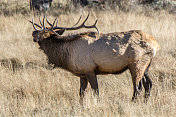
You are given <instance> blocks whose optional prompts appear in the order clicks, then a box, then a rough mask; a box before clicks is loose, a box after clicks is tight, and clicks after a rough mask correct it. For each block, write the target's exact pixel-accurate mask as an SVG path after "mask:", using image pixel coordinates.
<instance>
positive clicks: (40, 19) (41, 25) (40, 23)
mask: <svg viewBox="0 0 176 117" xmlns="http://www.w3.org/2000/svg"><path fill="white" fill-rule="evenodd" d="M39 21H40V25H41V26H42V28H43V24H42V21H41V19H40V16H39Z"/></svg>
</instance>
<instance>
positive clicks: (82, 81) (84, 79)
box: [79, 76, 88, 100]
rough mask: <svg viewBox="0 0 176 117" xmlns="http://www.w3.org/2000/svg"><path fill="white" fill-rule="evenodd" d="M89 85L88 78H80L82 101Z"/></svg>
mask: <svg viewBox="0 0 176 117" xmlns="http://www.w3.org/2000/svg"><path fill="white" fill-rule="evenodd" d="M87 84H88V80H87V78H86V77H85V76H82V77H80V92H79V95H80V100H82V99H83V97H84V92H85V89H86V88H87Z"/></svg>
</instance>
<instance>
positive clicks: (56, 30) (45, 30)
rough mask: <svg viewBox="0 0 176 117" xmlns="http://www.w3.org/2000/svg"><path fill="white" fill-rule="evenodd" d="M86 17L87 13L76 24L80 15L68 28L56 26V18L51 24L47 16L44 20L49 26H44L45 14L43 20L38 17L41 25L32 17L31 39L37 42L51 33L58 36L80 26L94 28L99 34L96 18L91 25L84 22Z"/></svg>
mask: <svg viewBox="0 0 176 117" xmlns="http://www.w3.org/2000/svg"><path fill="white" fill-rule="evenodd" d="M88 18H89V14H88V16H87V18H86V19H85V20H84V22H83V23H82V24H81V25H80V26H76V25H77V24H78V23H79V21H80V20H81V17H80V18H79V20H78V21H77V23H76V24H75V25H73V26H72V27H70V28H67V27H58V26H57V24H58V20H57V19H55V20H54V22H53V24H51V23H50V22H49V21H48V19H47V18H46V21H47V23H48V24H49V25H50V27H45V16H44V18H43V22H42V21H41V19H40V18H39V20H40V25H41V26H40V25H38V24H36V23H34V21H33V19H32V21H29V22H30V23H32V24H33V28H34V29H35V31H33V33H32V36H33V41H34V42H39V41H42V40H43V39H46V38H49V37H50V36H51V35H56V36H57V37H60V36H61V35H62V34H63V33H64V32H65V30H77V29H80V28H95V29H96V30H97V32H98V34H99V31H98V28H97V27H96V24H97V20H96V21H95V23H94V24H93V25H90V26H87V25H85V22H86V21H87V19H88ZM55 23H56V25H55ZM35 26H37V27H39V28H40V29H37V28H36V27H35Z"/></svg>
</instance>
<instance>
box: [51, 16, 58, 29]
mask: <svg viewBox="0 0 176 117" xmlns="http://www.w3.org/2000/svg"><path fill="white" fill-rule="evenodd" d="M56 20H57V18H56V19H55V20H54V22H53V26H54V24H55V22H56ZM53 26H52V28H53Z"/></svg>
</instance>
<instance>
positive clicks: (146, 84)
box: [142, 65, 152, 100]
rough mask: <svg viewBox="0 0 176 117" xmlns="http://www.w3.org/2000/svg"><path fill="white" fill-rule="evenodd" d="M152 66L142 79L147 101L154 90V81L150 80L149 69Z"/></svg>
mask: <svg viewBox="0 0 176 117" xmlns="http://www.w3.org/2000/svg"><path fill="white" fill-rule="evenodd" d="M149 67H150V65H149V66H148V67H147V69H146V70H145V72H144V77H145V78H143V79H142V83H143V86H144V89H145V96H144V97H145V99H146V100H147V99H148V98H149V96H150V92H151V89H152V81H151V79H150V78H149V75H148V69H149Z"/></svg>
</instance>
